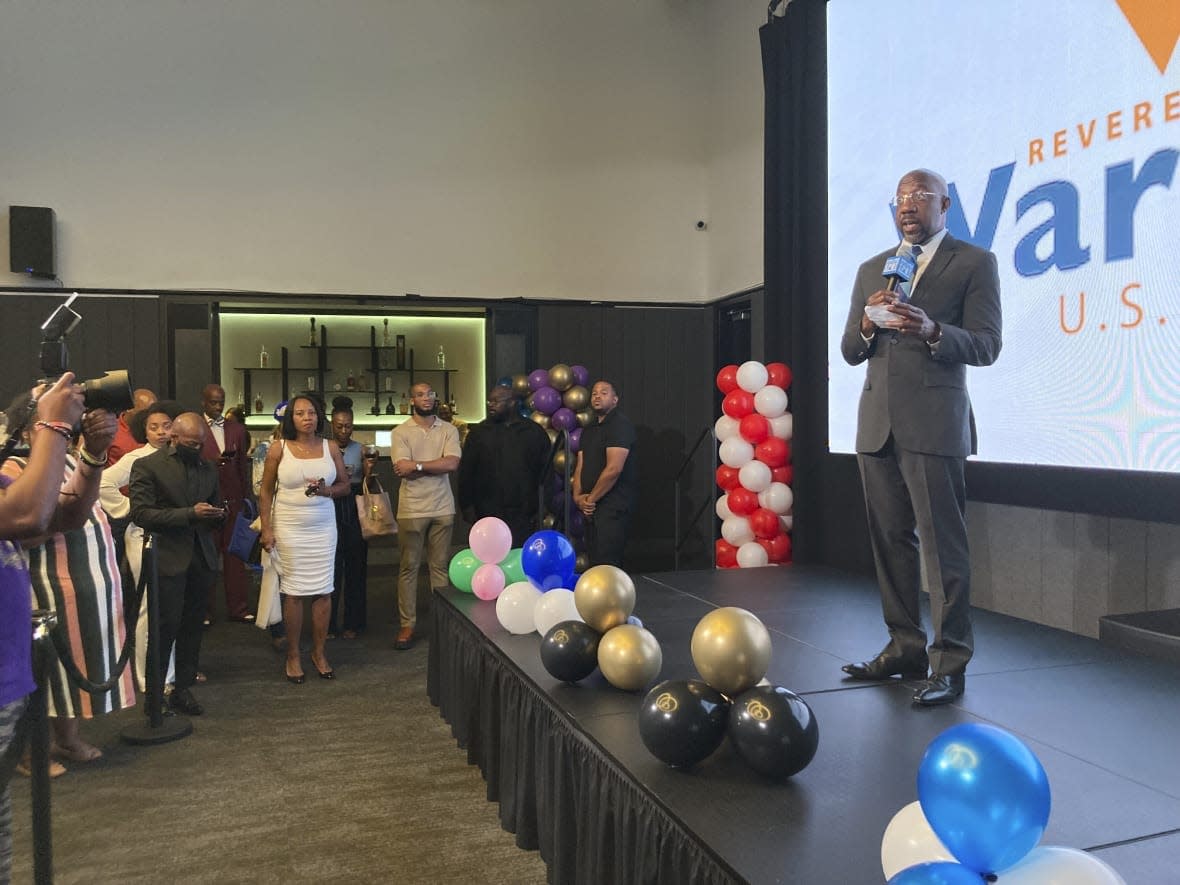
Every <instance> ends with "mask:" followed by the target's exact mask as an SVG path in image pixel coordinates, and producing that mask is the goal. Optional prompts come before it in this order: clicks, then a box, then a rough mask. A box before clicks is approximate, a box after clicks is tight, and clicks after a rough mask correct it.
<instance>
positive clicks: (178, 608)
mask: <svg viewBox="0 0 1180 885" xmlns="http://www.w3.org/2000/svg"><path fill="white" fill-rule="evenodd" d="M216 577H217V574H216V572H214V571H212V570H211V569H209V568H207V567H206V566H205V564H204V563H203V562H202V561H201V558H200V553H199V551H195V550H194V551H193V558H192V561H191V562H190V563H189V567H188V570H187V571H185V572H184V573H182V574H179V575H167V576H165V575H161V576H160V586H159V588H158V595H159V600H160V602H159V606H160V629H159V630H158V631H157V632H158V637H157V638H158V647H155V648H149V649H148V658H149V660H151V661H155V662H156V665H157V667H161V668H163V667H166V666H168V651H169V650H170V649H171V648H172V644H173V642H175V643H176V689H177V691H179V690H181V689H185V688H188V687H189V686H191V685H192V684H193V683H194V682H195V681H196V679H197V666H198V664H199V662H200V657H201V633H202V629H201V628H202V623H201V622H202V621H203V620H204V618H205V603H206V600H207V599H208V594H209V588H210V587H212V586H213V582H214V579H215V578H216ZM157 672H162V671H159V670H158V671H157Z"/></svg>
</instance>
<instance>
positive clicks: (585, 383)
mask: <svg viewBox="0 0 1180 885" xmlns="http://www.w3.org/2000/svg"><path fill="white" fill-rule="evenodd" d="M570 372H572V373H573V376H574V384H577V385H579V386H581V387H589V386H590V370H589V369H587V368H586V367H585V366H570Z"/></svg>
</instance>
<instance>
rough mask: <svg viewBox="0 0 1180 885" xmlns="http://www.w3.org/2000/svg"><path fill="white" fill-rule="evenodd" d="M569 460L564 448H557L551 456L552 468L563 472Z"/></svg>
mask: <svg viewBox="0 0 1180 885" xmlns="http://www.w3.org/2000/svg"><path fill="white" fill-rule="evenodd" d="M567 461H569V455H568V454H567V453H566V451H565V449H559V450H558V452H557V454H556V455H554V456H553V469H554V470H556V471H557V472H558V473H565V465H566V462H567Z"/></svg>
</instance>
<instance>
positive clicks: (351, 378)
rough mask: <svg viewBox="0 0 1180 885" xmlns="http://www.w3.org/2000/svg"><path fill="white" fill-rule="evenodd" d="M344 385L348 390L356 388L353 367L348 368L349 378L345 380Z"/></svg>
mask: <svg viewBox="0 0 1180 885" xmlns="http://www.w3.org/2000/svg"><path fill="white" fill-rule="evenodd" d="M344 386H345V388H347V389H348V390H356V375H354V374H353V372H352V369H349V370H348V378H347V379H346V380H345V382H344Z"/></svg>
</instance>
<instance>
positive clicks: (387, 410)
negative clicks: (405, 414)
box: [385, 393, 397, 415]
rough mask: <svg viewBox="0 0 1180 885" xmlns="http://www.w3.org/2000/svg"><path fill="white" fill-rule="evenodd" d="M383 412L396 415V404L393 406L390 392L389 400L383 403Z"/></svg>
mask: <svg viewBox="0 0 1180 885" xmlns="http://www.w3.org/2000/svg"><path fill="white" fill-rule="evenodd" d="M385 414H386V415H396V414H397V406H395V405H394V404H393V394H392V393H391V394H390V395H389V402H387V403H386V404H385Z"/></svg>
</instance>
